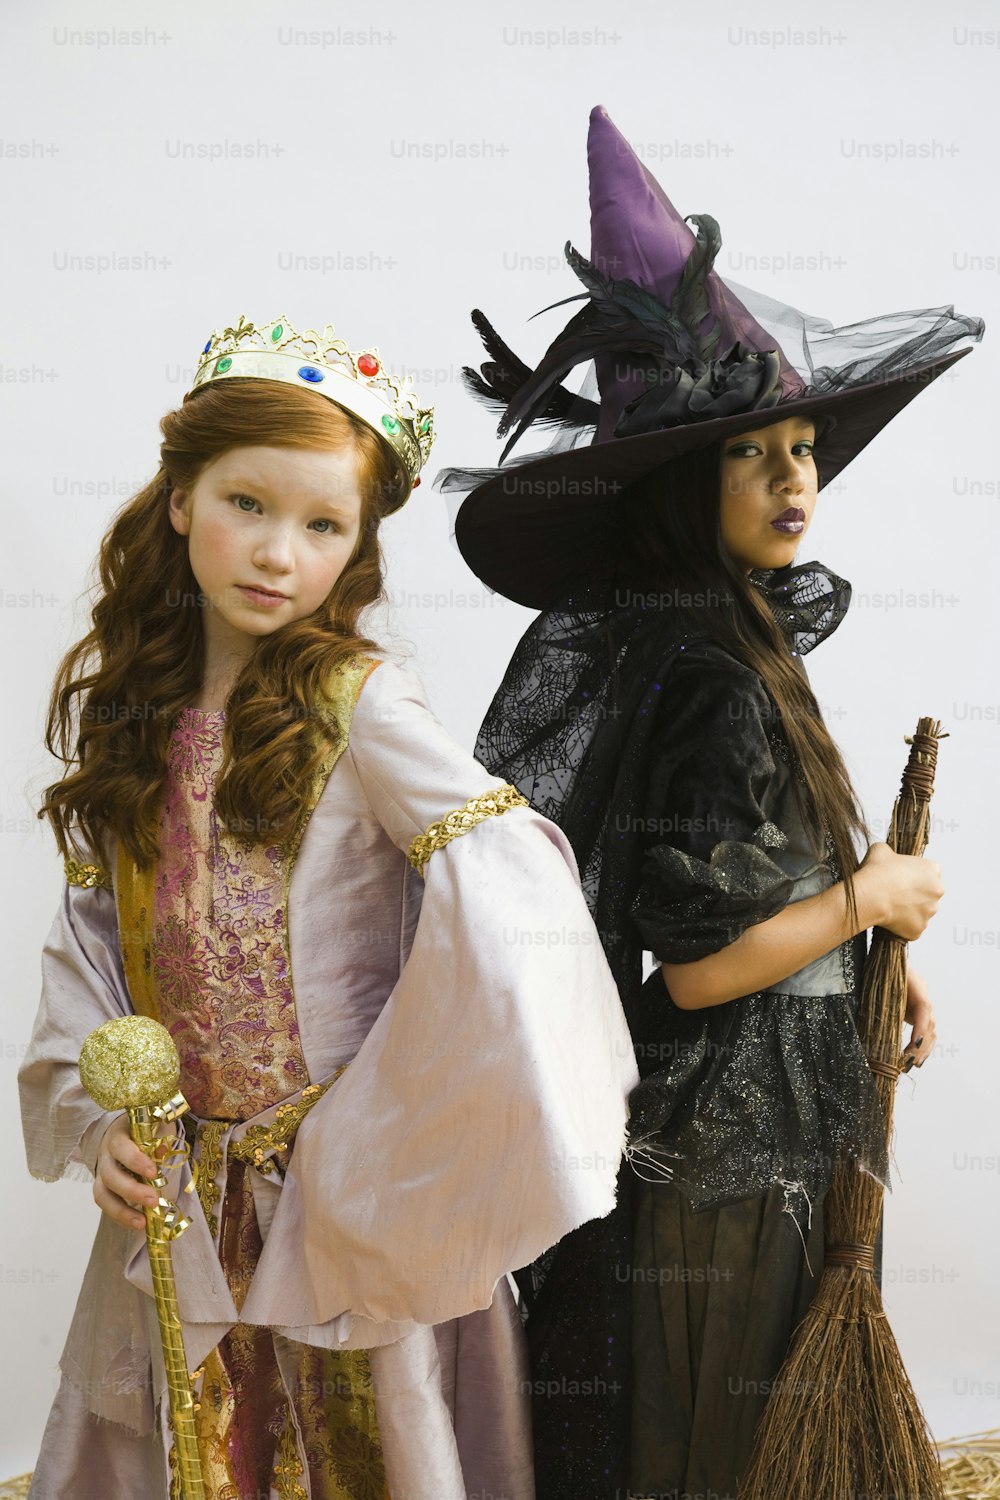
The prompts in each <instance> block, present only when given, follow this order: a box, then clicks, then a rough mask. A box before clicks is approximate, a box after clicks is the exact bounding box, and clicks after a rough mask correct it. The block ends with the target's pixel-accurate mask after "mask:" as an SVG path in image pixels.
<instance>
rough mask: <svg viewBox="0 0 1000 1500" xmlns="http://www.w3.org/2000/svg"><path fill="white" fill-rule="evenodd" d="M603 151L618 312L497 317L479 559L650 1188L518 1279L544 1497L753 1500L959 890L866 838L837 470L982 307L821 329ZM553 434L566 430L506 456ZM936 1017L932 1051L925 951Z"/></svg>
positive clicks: (472, 540) (526, 751)
mask: <svg viewBox="0 0 1000 1500" xmlns="http://www.w3.org/2000/svg"><path fill="white" fill-rule="evenodd" d="M589 165H590V201H591V230H592V248H591V258H590V260H589V261H587V260H585V259H584V258H583V257H582V256H580V255H579V254H578V253H577V252H576V251H575V250H574V249H573V248H572V247H571V246H567V259H568V260H569V262H570V264H571V266H572V268H573V270H574V271H575V272H576V273H577V275H578V276H579V277H580V279H581V280H582V281H583V283H584V286H585V288H586V292H585V294H583V296H582V298H581V299H578V300H582V301H583V304H584V305H583V308H582V310H580V311H578V312H577V313H576V315H575V317H574V318H573V319H572V320H571V322H570V323H569V324H568V325H567V327H566V328H565V329H564V330H563V331H562V333H560V334H559V335H557V337H556V338H555V339H554V340H553V342H552V343H551V345H550V346H549V348H548V350H547V351H546V353H545V354H544V355H543V357H542V359H541V361H540V362H539V364H538V366H537V368H536V369H534V370H531V369H530V368H529V367H528V366H526V365H524V364H523V363H522V362H521V361H520V360H519V359H518V358H517V356H516V355H515V354H514V353H513V352H512V351H511V350H510V349H509V348H508V347H507V346H506V344H504V343H503V341H502V340H501V338H500V337H499V336H498V335H497V334H496V332H495V331H494V330H493V329H492V327H491V326H490V325H489V323H488V322H487V321H486V319H485V318H484V317H483V316H482V314H480V313H475V314H474V315H473V318H474V321H475V322H476V324H477V327H478V328H479V331H480V333H481V334H482V336H483V340H484V342H485V344H486V347H487V349H488V351H489V354H490V356H491V359H490V362H489V363H487V364H485V365H483V366H482V373H481V374H477V373H476V372H474V371H471V370H470V371H468V372H467V377H468V379H469V382H470V384H471V386H472V388H473V390H474V391H475V393H476V394H477V395H478V396H479V397H480V398H482V399H484V400H486V401H487V402H489V403H490V404H493V405H494V406H496V407H498V408H500V409H501V410H502V411H503V417H502V420H501V425H500V431H501V434H503V433H507V432H509V433H511V434H512V436H511V439H510V442H509V443H508V448H507V450H505V452H504V455H503V456H502V458H501V467H500V468H497V469H494V470H483V469H477V470H457V469H455V470H449V471H446V472H445V474H444V476H443V479H442V487H443V488H445V489H448V490H456V491H462V492H466V494H467V498H466V499H465V500H464V502H463V504H462V506H461V508H460V510H459V512H458V517H457V522H456V528H455V531H456V540H457V541H458V544H459V546H460V548H461V550H462V552H463V555H464V556H465V558H466V560H467V561H468V563H469V564H470V566H471V567H472V569H473V570H474V572H475V573H476V574H477V575H478V576H479V577H480V578H481V579H483V580H484V581H485V582H486V583H487V584H489V585H490V587H492V588H494V589H496V590H497V591H499V592H500V593H502V594H505V595H506V596H507V597H509V598H511V599H514V600H516V601H517V602H519V603H521V604H525V605H529V606H531V607H534V608H536V609H540V610H542V613H541V614H540V615H539V616H538V618H537V619H536V621H535V622H534V623H533V624H532V625H531V626H530V627H529V629H528V631H527V633H526V634H525V636H524V637H523V639H522V641H521V643H520V645H519V646H518V648H517V650H516V651H515V653H514V656H513V658H512V660H511V663H510V666H509V668H508V670H507V674H506V676H505V678H504V681H503V683H502V685H501V687H500V689H499V691H498V693H497V695H496V697H495V699H494V701H493V704H492V706H491V708H490V710H489V713H488V715H487V718H486V720H485V722H484V724H483V726H482V729H481V731H480V737H479V742H478V745H477V755H478V757H479V758H480V759H481V760H482V761H483V763H484V764H485V765H487V766H489V767H490V769H491V770H493V771H494V772H496V773H497V774H498V775H502V776H503V777H504V779H505V780H507V781H510V782H512V783H513V784H514V785H515V786H517V787H518V788H519V789H520V790H521V791H522V792H523V793H524V795H525V796H527V797H528V798H529V800H530V801H531V803H532V805H533V806H535V807H537V808H538V809H539V810H540V811H543V812H544V813H545V814H546V815H547V816H549V817H550V818H552V819H553V821H554V822H556V823H558V824H559V826H560V827H561V828H562V829H563V831H564V832H565V833H566V834H567V836H568V837H569V840H570V843H571V844H572V845H573V848H574V851H575V853H576V856H577V860H578V863H579V867H580V870H581V872H582V878H583V885H584V891H585V893H586V895H587V899H588V901H589V904H590V906H591V910H592V911H593V913H594V917H595V921H596V924H597V927H598V930H599V931H600V933H601V937H602V941H603V942H604V945H605V950H606V952H607V954H608V958H609V961H610V963H611V967H612V970H613V972H614V974H615V978H616V980H617V981H618V985H619V990H620V993H621V996H622V1000H623V1003H624V1005H625V1009H626V1014H627V1015H628V1018H629V1023H630V1027H631V1030H632V1036H633V1041H634V1043H635V1046H636V1053H637V1058H638V1062H639V1068H640V1072H641V1074H642V1081H641V1083H640V1085H639V1087H638V1088H637V1089H636V1091H635V1093H634V1094H633V1095H632V1096H631V1099H630V1120H629V1138H630V1144H629V1147H628V1150H627V1155H628V1157H629V1163H627V1164H626V1165H624V1166H623V1169H622V1176H621V1183H620V1189H619V1195H618V1201H617V1205H616V1209H615V1211H614V1212H613V1213H612V1214H611V1215H609V1216H608V1217H606V1218H602V1219H601V1220H595V1221H594V1222H592V1223H590V1224H588V1225H586V1226H584V1227H582V1228H581V1229H580V1230H577V1231H574V1232H572V1233H570V1234H569V1235H568V1236H566V1238H565V1239H564V1240H563V1241H561V1242H560V1244H559V1245H558V1246H556V1247H555V1248H554V1249H553V1250H552V1251H550V1252H547V1253H546V1254H545V1255H544V1256H543V1257H540V1258H539V1259H538V1260H536V1261H535V1262H534V1263H532V1265H530V1266H528V1267H525V1268H523V1269H522V1271H521V1272H520V1273H519V1274H518V1282H519V1284H520V1286H521V1288H522V1291H523V1293H524V1298H525V1303H526V1307H527V1332H528V1338H529V1347H530V1351H531V1359H532V1376H533V1391H534V1393H535V1402H534V1433H535V1452H536V1484H537V1489H538V1496H539V1500H570V1497H574V1500H575V1497H577V1496H583V1495H585V1496H587V1497H588V1500H609V1497H612V1496H614V1497H616V1500H621V1497H622V1496H624V1495H626V1494H629V1495H635V1496H636V1497H640V1496H642V1497H646V1496H657V1497H663V1500H667V1497H669V1500H679V1497H683V1496H688V1495H690V1496H696V1495H698V1496H719V1497H729V1500H731V1497H732V1496H733V1495H734V1494H735V1493H736V1487H737V1484H738V1482H739V1479H740V1477H741V1475H742V1474H743V1472H744V1471H745V1468H746V1464H747V1460H748V1457H749V1454H750V1451H751V1448H752V1444H753V1437H754V1430H755V1427H756V1424H757V1422H758V1420H759V1417H760V1414H761V1412H762V1410H763V1406H764V1404H765V1402H766V1400H767V1395H768V1392H769V1390H770V1388H771V1384H772V1383H773V1381H774V1377H775V1375H776V1374H777V1372H778V1370H779V1369H780V1366H781V1363H782V1360H783V1357H784V1355H785V1352H786V1350H787V1346H788V1342H789V1339H790V1336H791V1334H792V1331H793V1329H794V1327H795V1325H796V1323H797V1322H798V1320H799V1318H800V1317H801V1316H802V1313H803V1312H804V1311H805V1309H806V1307H807V1306H808V1304H809V1301H810V1300H811V1297H812V1295H813V1293H814V1291H815V1289H816V1286H817V1284H818V1279H819V1276H820V1273H821V1271H822V1266H823V1257H824V1243H823V1212H822V1210H823V1195H824V1193H825V1191H826V1189H827V1187H828V1185H829V1183H830V1178H831V1173H832V1170H833V1165H834V1163H835V1162H836V1161H838V1160H842V1159H845V1158H852V1159H854V1160H855V1161H856V1162H857V1163H858V1164H859V1165H860V1166H861V1167H863V1168H864V1169H866V1170H868V1171H870V1172H872V1173H874V1174H875V1175H877V1176H878V1177H879V1178H880V1179H881V1180H882V1181H883V1182H885V1181H886V1178H887V1163H886V1149H885V1141H884V1129H883V1128H882V1124H881V1119H880V1115H879V1110H878V1104H877V1099H876V1095H875V1090H874V1088H873V1085H872V1082H871V1077H870V1073H869V1069H868V1067H867V1062H866V1059H865V1057H864V1055H863V1053H862V1050H861V1047H860V1043H859V1038H858V1032H857V1027H856V1019H855V1018H856V1008H857V999H858V986H859V982H860V976H861V972H862V965H863V963H864V960H865V954H866V941H865V932H866V929H867V928H868V927H870V926H873V925H876V924H878V925H881V926H883V927H885V928H887V929H888V930H890V931H892V932H896V933H898V934H899V935H900V936H902V937H904V938H915V937H917V936H919V934H920V933H921V932H922V931H923V929H924V927H925V925H926V923H927V922H928V920H929V919H930V917H931V915H932V914H933V912H934V910H935V908H936V905H937V901H938V898H939V896H940V894H941V886H940V878H939V870H938V867H937V865H936V864H935V863H934V862H933V861H926V860H919V859H914V858H909V857H907V856H900V855H896V854H894V853H893V852H892V851H891V850H890V849H889V847H888V845H886V844H884V843H876V844H873V845H871V846H870V847H869V848H868V850H867V853H866V854H865V856H864V859H863V860H862V861H859V859H858V856H857V853H856V850H855V842H854V841H855V836H856V835H857V836H860V837H861V838H862V839H864V841H865V843H870V838H869V833H868V829H867V827H866V824H865V822H864V818H863V814H862V812H861V809H860V807H859V805H858V802H857V799H856V796H855V794H854V792H853V789H852V787H851V783H850V779H849V776H848V773H847V770H846V768H845V766H844V763H843V761H842V758H841V756H840V754H839V752H838V750H837V748H836V746H835V745H834V743H833V741H832V740H831V738H830V735H829V733H828V731H827V729H826V727H825V725H824V723H823V719H822V715H821V712H820V709H819V706H818V704H817V702H816V699H815V697H814V695H813V693H812V690H811V688H810V687H809V683H808V678H807V675H806V672H805V668H804V665H803V661H802V658H803V656H804V655H805V654H806V653H807V652H809V651H811V650H812V649H813V648H814V647H815V646H817V645H818V644H819V643H820V642H821V641H822V640H825V639H826V637H827V636H829V635H830V634H831V633H832V632H833V631H834V630H835V629H836V628H837V626H838V625H839V624H840V622H841V620H842V619H843V617H844V614H845V613H846V610H847V608H848V604H849V602H850V594H851V590H850V585H849V584H848V583H847V582H845V581H844V580H843V579H842V578H839V577H838V576H837V575H836V574H835V573H833V572H832V571H831V570H830V569H829V568H827V567H825V566H824V565H823V564H821V563H818V562H809V563H803V564H801V565H798V566H792V561H793V558H794V556H795V553H796V549H797V547H798V546H799V544H800V542H801V540H802V537H803V536H804V534H805V531H806V529H807V527H808V525H809V521H810V519H811V517H812V515H813V511H814V508H815V505H816V496H817V490H818V488H819V487H821V486H822V485H824V484H828V483H829V482H830V480H832V479H834V478H835V477H836V476H837V475H838V474H839V473H840V471H841V470H842V469H843V468H844V467H845V465H846V464H847V463H848V462H849V461H850V460H851V459H852V458H853V457H854V456H855V455H856V454H857V453H858V452H859V451H860V450H861V449H862V448H863V447H864V446H865V445H866V444H867V443H868V442H869V441H871V439H872V438H873V437H874V436H875V435H876V433H877V432H878V431H879V430H880V429H881V428H882V427H883V426H884V425H885V424H886V423H887V422H888V421H890V420H891V418H892V417H893V416H894V415H895V414H896V412H898V411H899V410H900V409H901V408H902V407H903V406H905V405H906V403H907V402H908V401H910V400H911V399H912V398H913V397H914V396H915V395H916V394H917V393H918V392H919V391H920V390H922V389H923V388H924V386H925V385H926V384H927V383H929V382H930V381H931V380H933V379H934V378H935V377H936V376H938V375H939V374H941V373H942V371H944V370H946V369H947V368H948V367H949V366H950V365H951V364H952V363H953V362H954V361H955V360H956V359H958V358H960V357H961V355H963V354H965V353H967V352H968V349H967V348H957V347H956V346H957V345H958V344H960V343H963V342H964V343H968V342H969V340H974V339H978V338H979V337H981V334H982V323H981V322H980V320H979V319H976V318H967V317H963V316H961V315H957V314H955V313H954V310H953V309H952V308H950V307H943V308H934V309H928V310H926V311H924V312H920V313H916V312H910V313H899V314H895V315H893V316H890V317H885V318H874V319H871V320H869V321H867V322H864V323H859V324H855V325H852V326H851V327H849V328H844V329H834V328H832V327H831V326H830V325H829V324H828V323H824V322H822V321H820V320H818V319H814V318H807V317H804V316H803V315H802V314H801V313H798V312H796V311H795V309H793V308H790V307H787V306H784V305H782V304H779V303H777V302H775V301H773V300H771V299H769V298H765V297H762V296H760V295H758V294H756V293H754V292H752V291H750V290H749V289H747V288H744V287H733V286H730V285H727V284H726V283H725V282H723V280H722V279H721V278H720V277H719V276H718V275H717V274H716V272H715V271H714V270H713V261H714V258H715V255H716V253H717V251H718V249H719V246H720V244H721V239H720V235H719V229H718V225H717V224H716V222H715V221H714V220H713V219H711V218H710V217H708V216H707V215H699V216H694V217H693V218H692V220H691V222H692V223H693V224H694V225H695V229H696V233H694V234H693V233H692V232H691V230H690V229H689V228H688V227H687V223H686V222H685V221H684V220H683V219H682V218H681V216H680V215H679V214H678V213H677V211H676V210H675V209H674V207H673V205H672V204H671V203H670V201H669V199H668V198H667V197H666V195H665V193H664V192H663V190H662V189H661V188H660V186H659V184H658V183H657V182H656V181H655V180H654V178H653V177H652V176H651V175H650V173H649V172H647V171H646V169H645V168H644V167H643V166H642V164H641V162H640V161H639V160H638V159H637V158H636V156H635V155H634V153H633V152H632V150H631V148H630V146H629V144H628V142H627V141H626V140H625V139H624V138H623V137H622V136H621V135H620V133H619V132H618V131H617V129H616V128H615V126H614V124H613V123H612V122H611V120H610V119H609V117H608V115H607V113H606V112H605V111H604V110H603V109H601V108H597V109H595V110H594V111H593V112H592V115H591V121H590V138H589ZM570 300H574V299H570ZM589 360H593V362H594V374H593V375H592V376H588V378H587V380H585V382H584V385H583V387H582V389H581V391H580V392H579V393H578V394H575V393H573V392H572V391H571V390H570V389H568V388H567V387H565V386H564V385H562V383H561V382H562V380H563V378H564V377H565V376H566V374H567V373H568V372H569V371H571V370H572V369H573V367H574V366H576V365H578V364H580V363H581V362H583V361H589ZM595 377H596V378H595ZM533 422H540V423H542V422H544V423H546V424H548V425H550V426H554V427H555V428H556V430H557V436H556V439H555V441H554V443H553V444H552V445H551V447H550V448H549V449H548V450H547V451H546V452H544V453H535V454H532V455H529V456H528V457H527V458H521V459H519V460H516V461H515V462H512V463H508V464H504V459H505V458H506V456H507V451H508V450H509V448H510V447H511V446H512V444H513V443H514V442H516V441H517V439H518V438H519V437H520V436H521V434H522V433H523V432H524V431H525V430H526V429H527V428H528V427H529V426H530V425H531V424H532V423H533ZM911 722H912V720H911ZM644 953H648V954H650V955H651V957H652V960H653V964H652V966H651V972H649V974H648V978H646V980H645V982H644V981H643V973H644V962H643V955H644ZM907 1020H908V1021H909V1022H910V1023H911V1027H912V1029H911V1032H910V1035H909V1040H908V1043H907V1047H906V1052H907V1056H908V1061H907V1063H906V1066H907V1067H911V1066H912V1065H913V1061H914V1060H916V1062H917V1066H920V1065H921V1063H922V1061H923V1060H925V1059H926V1057H927V1055H928V1053H929V1052H930V1050H931V1047H932V1046H933V1044H934V1019H933V1012H932V1009H931V1006H930V1002H929V999H928V997H927V993H926V986H925V985H924V984H923V982H922V981H921V980H920V978H919V976H917V975H916V974H915V973H914V972H913V971H912V969H911V970H910V972H909V975H908V1010H907ZM817 1500H827V1497H820V1496H817ZM835 1500H841V1497H839V1496H838V1497H835Z"/></svg>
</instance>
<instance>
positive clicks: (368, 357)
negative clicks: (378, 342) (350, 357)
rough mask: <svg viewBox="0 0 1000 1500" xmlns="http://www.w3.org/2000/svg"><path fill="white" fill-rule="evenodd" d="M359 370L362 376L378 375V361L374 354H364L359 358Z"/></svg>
mask: <svg viewBox="0 0 1000 1500" xmlns="http://www.w3.org/2000/svg"><path fill="white" fill-rule="evenodd" d="M358 369H359V370H360V371H361V373H362V375H368V376H372V375H377V374H378V360H377V359H376V358H375V356H374V354H362V355H359V357H358Z"/></svg>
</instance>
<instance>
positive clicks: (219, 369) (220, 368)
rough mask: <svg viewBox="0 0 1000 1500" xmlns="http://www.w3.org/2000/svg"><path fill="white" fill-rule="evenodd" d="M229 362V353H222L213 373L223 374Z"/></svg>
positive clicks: (230, 362)
mask: <svg viewBox="0 0 1000 1500" xmlns="http://www.w3.org/2000/svg"><path fill="white" fill-rule="evenodd" d="M231 364H232V360H231V359H230V358H229V355H228V354H224V355H223V356H222V358H221V359H220V360H219V363H218V364H217V365H216V367H215V373H216V374H217V375H225V373H226V371H227V370H228V369H229V367H230V365H231Z"/></svg>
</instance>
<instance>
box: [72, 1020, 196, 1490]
mask: <svg viewBox="0 0 1000 1500" xmlns="http://www.w3.org/2000/svg"><path fill="white" fill-rule="evenodd" d="M80 1081H81V1083H82V1084H83V1086H84V1088H85V1089H86V1090H87V1093H88V1094H89V1095H90V1096H91V1098H92V1099H94V1100H96V1102H97V1103H98V1104H100V1105H101V1106H102V1107H103V1108H104V1109H124V1110H127V1111H128V1119H129V1127H130V1130H131V1133H132V1139H133V1140H134V1141H135V1143H136V1145H137V1146H139V1147H141V1149H142V1150H143V1151H145V1152H146V1154H147V1155H148V1156H150V1157H151V1158H152V1159H153V1160H154V1161H155V1160H156V1159H157V1158H156V1151H157V1148H158V1146H159V1144H160V1137H159V1133H158V1129H157V1127H158V1124H159V1122H160V1121H164V1122H167V1123H169V1122H170V1121H173V1120H176V1119H178V1118H179V1116H180V1115H182V1114H183V1113H184V1111H185V1110H186V1109H187V1107H188V1104H187V1100H186V1099H185V1098H184V1095H183V1094H182V1093H180V1092H179V1084H180V1062H179V1059H178V1056H177V1048H176V1047H175V1046H174V1043H173V1039H172V1037H171V1035H170V1033H169V1032H168V1031H167V1029H166V1027H164V1026H161V1025H160V1024H159V1022H158V1021H153V1020H151V1019H150V1018H149V1017H147V1016H122V1017H121V1018H120V1019H119V1020H116V1021H107V1022H105V1024H104V1025H103V1026H99V1027H98V1028H97V1030H96V1031H92V1032H91V1033H90V1035H89V1036H88V1037H87V1039H86V1041H85V1042H84V1044H83V1049H82V1051H81V1053H80ZM151 1183H152V1186H153V1187H155V1188H157V1189H163V1188H165V1187H166V1186H167V1182H166V1178H165V1177H164V1176H163V1175H162V1173H158V1174H157V1176H156V1177H154V1178H152V1179H151ZM143 1212H144V1214H145V1218H146V1248H147V1249H148V1251H149V1264H150V1267H151V1269H152V1273H153V1292H154V1295H155V1298H156V1312H157V1316H158V1318H159V1321H160V1339H161V1342H162V1345H163V1362H164V1366H165V1368H166V1374H167V1392H168V1397H169V1401H170V1424H171V1427H172V1428H173V1433H174V1450H175V1453H176V1457H177V1479H178V1483H179V1490H180V1500H205V1486H204V1479H203V1476H202V1471H201V1461H200V1459H199V1456H198V1443H197V1435H196V1432H195V1424H194V1413H195V1409H196V1406H195V1399H194V1389H193V1386H192V1381H191V1376H190V1374H189V1373H188V1367H187V1359H186V1357H185V1354H184V1338H183V1333H182V1329H181V1320H180V1314H179V1312H178V1310H177V1297H176V1294H175V1290H174V1271H173V1265H172V1264H171V1260H170V1241H171V1240H174V1239H176V1238H177V1236H178V1235H179V1234H182V1233H183V1231H184V1230H185V1229H186V1228H187V1227H188V1225H189V1224H190V1222H191V1221H190V1220H189V1219H185V1218H184V1217H183V1216H182V1215H181V1214H180V1212H179V1210H178V1209H177V1206H176V1204H174V1203H171V1202H170V1200H169V1199H167V1198H164V1197H160V1199H159V1202H158V1203H156V1204H155V1206H150V1205H145V1206H144V1209H143Z"/></svg>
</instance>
